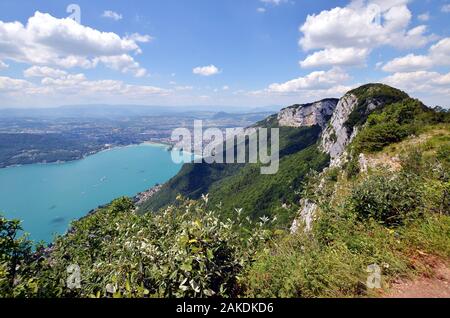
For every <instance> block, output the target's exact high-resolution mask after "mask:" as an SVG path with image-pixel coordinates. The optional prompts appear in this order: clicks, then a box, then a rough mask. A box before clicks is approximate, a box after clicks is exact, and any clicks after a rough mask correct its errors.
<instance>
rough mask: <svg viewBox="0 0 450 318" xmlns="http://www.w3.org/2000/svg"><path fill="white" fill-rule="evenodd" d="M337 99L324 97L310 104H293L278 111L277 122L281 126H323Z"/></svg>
mask: <svg viewBox="0 0 450 318" xmlns="http://www.w3.org/2000/svg"><path fill="white" fill-rule="evenodd" d="M338 101H339V100H338V99H334V98H330V99H324V100H321V101H318V102H315V103H311V104H303V105H293V106H290V107H287V108H284V109H282V110H281V111H280V112H279V113H278V118H277V119H278V124H279V125H280V126H282V127H311V126H314V125H319V126H320V127H322V128H325V126H326V124H327V122H328V120H329V119H330V117H331V115H332V114H333V112H334V110H335V108H336V105H337V103H338Z"/></svg>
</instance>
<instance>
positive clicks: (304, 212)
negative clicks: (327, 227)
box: [291, 199, 317, 234]
mask: <svg viewBox="0 0 450 318" xmlns="http://www.w3.org/2000/svg"><path fill="white" fill-rule="evenodd" d="M300 206H301V208H300V217H299V218H298V219H295V220H294V222H293V223H292V226H291V234H294V233H296V232H297V231H298V229H299V227H300V224H301V223H303V224H304V229H305V231H310V230H311V227H312V222H313V220H314V215H315V213H316V210H317V204H315V203H314V202H312V201H310V200H308V199H304V200H301V201H300Z"/></svg>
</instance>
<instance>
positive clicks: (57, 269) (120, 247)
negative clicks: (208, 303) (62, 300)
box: [47, 196, 270, 297]
mask: <svg viewBox="0 0 450 318" xmlns="http://www.w3.org/2000/svg"><path fill="white" fill-rule="evenodd" d="M208 201H209V199H208V197H207V196H204V197H203V200H201V201H186V200H182V201H180V202H179V203H178V204H177V205H176V206H170V207H168V208H167V209H165V210H164V211H162V212H161V213H160V214H156V215H153V214H146V215H143V216H139V215H136V214H135V213H133V212H132V207H130V205H129V203H130V202H129V200H128V199H123V198H122V199H119V200H116V201H114V202H113V203H112V204H111V205H110V206H109V207H106V208H104V209H101V210H99V211H97V212H96V213H94V214H93V215H91V216H89V217H88V218H85V219H83V220H80V221H77V222H75V223H74V224H73V227H72V229H71V231H70V232H69V233H68V234H67V235H66V236H63V237H60V238H58V239H57V240H56V242H55V244H54V246H53V247H52V251H51V254H50V258H49V263H50V264H51V269H50V270H49V271H48V272H49V274H48V275H47V276H51V277H53V280H54V281H56V282H58V283H57V286H53V287H51V290H50V292H49V293H51V292H57V293H58V292H59V291H61V294H56V296H61V295H62V296H76V297H89V296H91V297H155V296H156V297H211V296H222V297H225V296H236V295H237V294H238V293H239V277H240V275H242V273H243V270H244V268H245V267H246V266H247V264H249V263H250V262H251V261H252V259H253V257H254V254H255V253H256V250H257V247H258V246H259V244H260V243H263V242H264V240H265V238H266V236H267V235H269V233H270V232H268V231H266V230H264V228H263V227H264V222H267V220H265V219H264V221H261V222H259V223H258V224H253V225H252V228H253V230H252V231H248V232H245V227H246V226H250V224H249V223H248V221H246V220H243V219H242V218H241V217H240V213H241V211H239V210H238V212H239V213H238V212H235V214H236V215H235V218H234V219H235V220H234V221H231V220H227V221H220V220H219V218H218V215H217V212H218V211H214V210H213V209H210V208H209V206H208V204H209V202H208ZM112 211H114V212H115V213H111V212H112ZM238 229H239V230H238ZM243 231H244V233H246V234H245V235H243V234H242V233H243ZM71 264H76V265H78V266H79V267H80V270H81V277H82V281H81V288H80V289H74V290H69V289H68V288H66V287H65V280H66V278H67V272H66V270H67V268H68V266H70V265H71Z"/></svg>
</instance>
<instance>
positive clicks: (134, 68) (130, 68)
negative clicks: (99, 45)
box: [94, 54, 147, 77]
mask: <svg viewBox="0 0 450 318" xmlns="http://www.w3.org/2000/svg"><path fill="white" fill-rule="evenodd" d="M94 61H95V63H98V62H101V63H103V64H104V65H105V66H106V67H109V68H111V69H113V70H116V71H121V72H122V73H133V74H134V75H135V76H136V77H143V76H145V75H147V71H146V70H145V69H144V68H142V67H140V66H139V63H138V62H136V61H135V60H134V59H133V58H132V57H131V56H129V55H128V54H122V55H114V56H101V57H98V58H95V60H94Z"/></svg>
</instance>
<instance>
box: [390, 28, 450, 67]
mask: <svg viewBox="0 0 450 318" xmlns="http://www.w3.org/2000/svg"><path fill="white" fill-rule="evenodd" d="M442 65H450V37H449V38H444V39H442V40H440V41H439V42H438V43H436V44H434V45H432V46H431V47H430V49H429V50H428V54H427V55H415V54H408V55H406V56H403V57H398V58H395V59H393V60H391V61H389V62H387V63H386V64H385V65H384V66H383V70H384V71H386V72H408V71H417V70H427V69H430V68H433V67H435V66H442Z"/></svg>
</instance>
